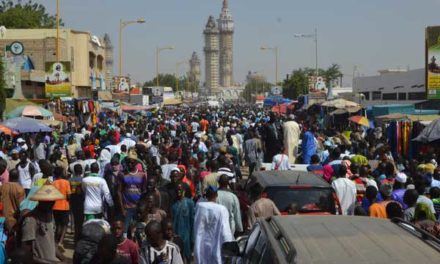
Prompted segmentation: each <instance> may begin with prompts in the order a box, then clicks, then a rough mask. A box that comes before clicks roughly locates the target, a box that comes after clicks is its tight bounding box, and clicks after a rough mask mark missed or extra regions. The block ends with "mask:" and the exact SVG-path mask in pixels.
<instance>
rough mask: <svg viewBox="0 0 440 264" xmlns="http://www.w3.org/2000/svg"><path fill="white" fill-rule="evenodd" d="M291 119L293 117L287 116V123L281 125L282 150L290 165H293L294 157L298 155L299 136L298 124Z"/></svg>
mask: <svg viewBox="0 0 440 264" xmlns="http://www.w3.org/2000/svg"><path fill="white" fill-rule="evenodd" d="M293 119H294V116H293V115H289V118H288V121H286V122H284V124H283V133H284V137H283V138H284V149H285V150H286V154H287V156H289V163H290V164H293V163H295V160H296V155H297V154H298V144H299V136H300V134H301V129H300V128H299V125H298V123H296V122H295V121H293Z"/></svg>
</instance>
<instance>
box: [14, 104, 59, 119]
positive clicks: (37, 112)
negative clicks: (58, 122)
mask: <svg viewBox="0 0 440 264" xmlns="http://www.w3.org/2000/svg"><path fill="white" fill-rule="evenodd" d="M20 116H30V117H43V118H48V117H52V116H53V114H52V112H51V111H48V110H46V109H44V108H43V107H40V106H35V105H25V106H19V107H17V108H15V109H14V110H12V111H11V112H9V113H7V114H6V118H16V117H20Z"/></svg>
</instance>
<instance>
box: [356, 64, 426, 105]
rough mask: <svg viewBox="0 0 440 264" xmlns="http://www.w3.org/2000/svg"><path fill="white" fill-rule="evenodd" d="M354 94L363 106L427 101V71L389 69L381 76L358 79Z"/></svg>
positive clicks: (383, 71)
mask: <svg viewBox="0 0 440 264" xmlns="http://www.w3.org/2000/svg"><path fill="white" fill-rule="evenodd" d="M353 93H354V94H355V95H359V97H360V98H361V100H360V103H361V104H362V105H363V106H370V105H380V104H396V103H400V104H401V103H408V104H412V103H418V102H421V101H424V100H426V88H425V69H417V70H401V69H388V70H381V71H379V75H375V76H366V77H356V78H354V79H353Z"/></svg>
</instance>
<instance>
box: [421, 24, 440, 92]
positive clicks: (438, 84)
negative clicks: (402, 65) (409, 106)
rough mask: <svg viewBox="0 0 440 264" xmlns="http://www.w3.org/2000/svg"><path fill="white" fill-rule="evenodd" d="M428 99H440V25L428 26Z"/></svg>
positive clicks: (426, 54)
mask: <svg viewBox="0 0 440 264" xmlns="http://www.w3.org/2000/svg"><path fill="white" fill-rule="evenodd" d="M425 38H426V51H425V61H426V67H425V71H426V73H425V74H426V91H427V99H440V26H434V27H427V28H426V34H425Z"/></svg>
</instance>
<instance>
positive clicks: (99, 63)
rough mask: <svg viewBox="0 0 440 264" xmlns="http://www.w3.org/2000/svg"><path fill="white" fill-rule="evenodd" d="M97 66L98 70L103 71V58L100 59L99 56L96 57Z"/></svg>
mask: <svg viewBox="0 0 440 264" xmlns="http://www.w3.org/2000/svg"><path fill="white" fill-rule="evenodd" d="M96 63H97V66H98V70H99V71H102V69H103V64H104V57H102V56H101V55H98V58H97V60H96Z"/></svg>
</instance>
